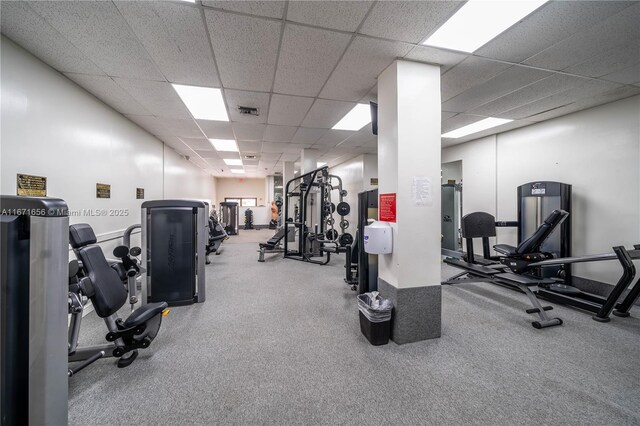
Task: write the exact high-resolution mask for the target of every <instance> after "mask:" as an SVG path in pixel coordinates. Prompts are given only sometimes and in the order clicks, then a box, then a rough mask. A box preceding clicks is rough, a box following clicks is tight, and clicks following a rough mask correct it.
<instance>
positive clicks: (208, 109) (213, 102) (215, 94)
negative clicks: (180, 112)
mask: <svg viewBox="0 0 640 426" xmlns="http://www.w3.org/2000/svg"><path fill="white" fill-rule="evenodd" d="M172 86H173V88H174V90H175V91H176V93H178V96H180V99H182V102H183V103H184V104H185V106H186V107H187V109H189V111H190V112H191V115H193V118H195V119H196V120H217V121H229V116H228V115H227V108H226V107H225V106H224V100H223V99H222V92H221V91H220V89H215V88H213V87H198V86H185V85H183V84H172Z"/></svg>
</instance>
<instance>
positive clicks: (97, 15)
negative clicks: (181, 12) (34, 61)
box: [30, 1, 164, 80]
mask: <svg viewBox="0 0 640 426" xmlns="http://www.w3.org/2000/svg"><path fill="white" fill-rule="evenodd" d="M30 5H31V7H32V8H33V9H34V10H35V11H36V12H37V13H39V14H40V16H42V17H43V18H44V19H45V20H46V21H47V22H48V23H49V24H50V25H51V26H52V27H53V28H55V29H56V30H58V31H59V32H60V33H61V34H62V35H63V36H64V37H66V38H67V39H68V40H69V41H70V42H71V43H72V44H73V45H74V46H76V47H77V48H78V49H79V50H80V51H81V52H83V53H84V54H85V55H87V57H89V59H90V60H91V61H92V62H93V63H95V64H96V65H97V66H99V67H100V68H101V69H102V70H103V71H104V72H106V73H107V74H108V75H110V76H118V77H130V78H141V79H150V80H163V79H164V78H163V76H162V74H160V72H159V71H158V68H157V67H156V65H155V64H154V63H153V61H152V60H151V58H150V57H149V55H148V54H147V52H146V51H145V50H144V48H143V47H142V45H141V44H140V42H139V41H138V39H137V38H136V36H135V34H133V32H132V31H131V29H130V27H129V25H128V24H127V22H126V21H125V20H124V18H123V17H122V15H121V14H120V12H119V11H118V9H117V8H116V7H115V5H114V4H113V3H112V2H104V1H78V2H73V1H35V2H31V3H30Z"/></svg>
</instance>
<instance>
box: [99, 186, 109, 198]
mask: <svg viewBox="0 0 640 426" xmlns="http://www.w3.org/2000/svg"><path fill="white" fill-rule="evenodd" d="M96 198H111V185H109V184H106V183H96Z"/></svg>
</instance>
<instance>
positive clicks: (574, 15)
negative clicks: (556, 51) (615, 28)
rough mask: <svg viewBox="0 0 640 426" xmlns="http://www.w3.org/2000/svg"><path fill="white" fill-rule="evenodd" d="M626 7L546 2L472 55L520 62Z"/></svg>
mask: <svg viewBox="0 0 640 426" xmlns="http://www.w3.org/2000/svg"><path fill="white" fill-rule="evenodd" d="M628 6H629V2H627V1H550V2H548V3H546V4H545V5H544V6H542V7H541V8H539V9H538V10H536V11H535V12H534V13H532V14H531V15H529V16H527V17H526V18H524V19H523V20H522V21H520V22H518V23H517V24H516V25H514V26H512V27H511V28H509V29H507V30H506V31H505V32H503V33H502V34H500V35H499V36H498V37H496V38H494V39H493V40H491V41H490V42H489V43H487V44H486V45H484V46H483V47H481V48H480V49H478V50H477V51H476V52H475V53H476V54H478V55H480V56H485V57H489V58H496V59H501V60H505V61H512V62H521V61H523V60H525V59H527V58H529V57H531V56H533V55H535V54H536V53H538V52H541V51H542V50H544V49H546V48H547V47H549V46H552V45H554V44H555V43H557V42H559V41H561V40H563V39H565V38H567V37H569V36H571V35H572V34H574V33H576V32H578V31H580V30H581V29H583V28H588V27H590V26H592V25H594V24H596V23H598V22H600V21H602V20H603V19H606V18H607V17H608V16H611V15H613V14H615V13H618V12H619V11H621V10H622V9H624V8H625V7H628Z"/></svg>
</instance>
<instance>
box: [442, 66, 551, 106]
mask: <svg viewBox="0 0 640 426" xmlns="http://www.w3.org/2000/svg"><path fill="white" fill-rule="evenodd" d="M550 75H551V73H550V72H546V71H540V70H537V69H533V68H524V67H519V66H513V67H511V68H509V69H507V70H506V71H505V72H503V73H500V74H498V75H497V76H495V77H494V78H492V79H491V80H489V81H486V82H485V83H482V84H480V85H477V86H475V87H473V88H471V89H469V90H466V91H464V92H462V93H461V94H459V95H458V96H456V97H454V98H452V99H449V100H448V101H445V102H443V103H442V109H444V110H445V111H452V112H466V111H469V110H471V109H473V108H475V107H477V106H480V105H482V104H485V103H487V102H490V101H492V100H494V99H497V98H499V97H501V96H504V95H506V94H508V93H511V92H513V91H515V90H518V89H519V88H521V87H524V86H527V85H529V84H531V83H533V82H535V81H538V80H542V79H543V78H545V77H549V76H550Z"/></svg>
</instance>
